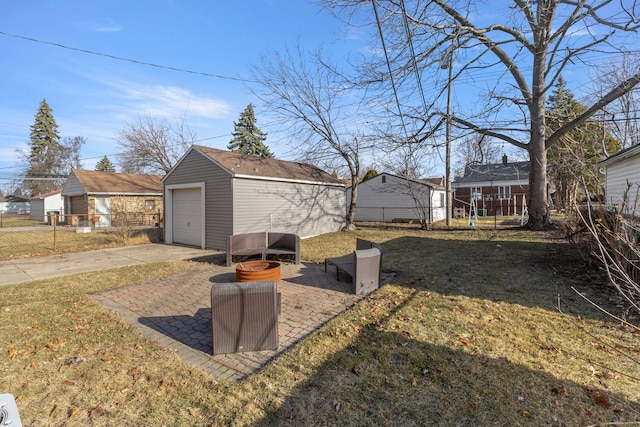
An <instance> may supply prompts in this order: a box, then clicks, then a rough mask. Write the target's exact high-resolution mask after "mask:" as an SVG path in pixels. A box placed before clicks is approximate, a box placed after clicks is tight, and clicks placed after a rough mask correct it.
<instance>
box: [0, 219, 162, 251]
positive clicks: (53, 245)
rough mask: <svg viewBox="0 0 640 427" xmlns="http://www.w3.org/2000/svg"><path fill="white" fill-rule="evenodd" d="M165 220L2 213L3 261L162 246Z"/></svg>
mask: <svg viewBox="0 0 640 427" xmlns="http://www.w3.org/2000/svg"><path fill="white" fill-rule="evenodd" d="M162 220H163V218H162V215H161V213H160V212H156V213H146V212H118V213H115V214H110V215H91V216H89V215H77V214H73V215H62V214H60V213H59V212H55V211H54V212H49V213H48V215H47V221H37V220H32V219H29V215H28V214H22V215H21V214H3V213H0V260H6V259H14V258H24V257H30V256H42V255H50V254H53V253H57V252H77V251H83V250H91V249H99V248H104V247H114V246H123V245H128V244H137V243H147V242H161V241H163V236H164V230H163V221H162Z"/></svg>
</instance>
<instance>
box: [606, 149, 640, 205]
mask: <svg viewBox="0 0 640 427" xmlns="http://www.w3.org/2000/svg"><path fill="white" fill-rule="evenodd" d="M599 166H600V168H604V169H605V180H604V197H605V205H606V206H607V207H608V208H610V209H618V210H619V211H621V212H622V213H624V214H629V215H634V216H639V215H640V144H637V145H634V146H632V147H628V148H625V149H624V150H622V151H620V152H618V153H617V154H614V155H613V156H611V157H608V158H607V159H605V160H603V161H602V162H600V163H599Z"/></svg>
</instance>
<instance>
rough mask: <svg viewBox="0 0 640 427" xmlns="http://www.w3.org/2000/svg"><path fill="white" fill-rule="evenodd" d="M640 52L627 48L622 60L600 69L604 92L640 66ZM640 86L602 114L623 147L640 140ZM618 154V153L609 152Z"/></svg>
mask: <svg viewBox="0 0 640 427" xmlns="http://www.w3.org/2000/svg"><path fill="white" fill-rule="evenodd" d="M639 62H640V56H639V55H638V54H637V53H635V54H631V53H628V52H625V53H624V54H623V56H622V60H616V61H612V62H611V63H610V64H609V65H608V66H607V67H605V68H603V69H601V70H598V77H597V79H596V85H597V86H598V92H599V93H603V92H604V91H606V89H607V88H608V87H611V86H613V85H615V84H616V83H617V82H621V81H624V80H627V79H628V78H629V77H631V75H632V73H633V72H634V69H637V68H638V65H637V64H638V63H639ZM639 114H640V87H638V86H636V87H635V88H634V89H633V90H631V91H629V92H627V93H625V94H624V95H622V96H621V97H619V98H618V99H616V100H615V101H613V102H612V103H611V104H609V105H608V106H607V107H606V109H605V110H604V111H603V113H602V114H601V115H599V116H600V117H601V118H602V122H603V123H604V124H605V125H606V127H607V129H608V130H609V132H610V133H611V135H613V137H614V138H616V139H617V140H618V141H620V143H621V144H622V148H627V147H631V146H633V145H637V144H640V120H639V119H638V115H639ZM609 154H610V155H611V154H615V153H609Z"/></svg>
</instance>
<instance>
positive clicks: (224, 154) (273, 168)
mask: <svg viewBox="0 0 640 427" xmlns="http://www.w3.org/2000/svg"><path fill="white" fill-rule="evenodd" d="M193 149H195V150H197V151H199V152H200V153H202V154H204V155H205V156H207V157H209V158H210V159H211V160H213V161H214V162H216V163H217V164H219V165H220V166H221V167H223V168H225V169H226V170H228V171H229V172H230V173H232V174H233V175H234V176H238V175H243V176H250V177H255V178H260V177H266V178H275V179H280V180H285V181H306V182H315V183H323V184H338V185H344V183H343V182H342V181H341V180H340V179H338V178H336V177H334V176H332V175H330V174H328V173H326V172H325V171H323V170H322V169H320V168H318V167H316V166H313V165H310V164H307V163H298V162H290V161H286V160H277V159H268V158H264V157H259V156H254V155H252V154H242V153H237V152H232V151H224V150H218V149H216V148H211V147H204V146H201V145H194V146H193Z"/></svg>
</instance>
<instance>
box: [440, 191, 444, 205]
mask: <svg viewBox="0 0 640 427" xmlns="http://www.w3.org/2000/svg"><path fill="white" fill-rule="evenodd" d="M440 207H441V208H444V194H443V193H440Z"/></svg>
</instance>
